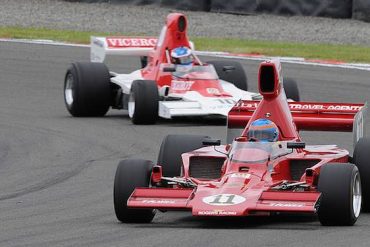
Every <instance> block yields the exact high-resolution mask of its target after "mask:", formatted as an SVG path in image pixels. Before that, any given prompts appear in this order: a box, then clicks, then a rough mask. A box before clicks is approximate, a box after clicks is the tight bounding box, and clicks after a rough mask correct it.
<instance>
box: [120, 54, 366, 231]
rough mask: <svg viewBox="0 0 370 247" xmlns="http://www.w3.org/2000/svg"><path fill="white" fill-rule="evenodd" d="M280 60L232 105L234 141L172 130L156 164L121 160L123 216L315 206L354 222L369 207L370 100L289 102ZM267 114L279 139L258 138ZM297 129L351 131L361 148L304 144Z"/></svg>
mask: <svg viewBox="0 0 370 247" xmlns="http://www.w3.org/2000/svg"><path fill="white" fill-rule="evenodd" d="M280 68H281V65H280V63H279V62H278V61H267V62H263V63H261V65H260V68H259V78H258V81H259V91H260V93H261V95H262V97H263V98H262V100H261V101H259V102H256V101H248V100H241V101H239V102H238V103H237V104H236V105H235V106H234V107H233V109H232V110H231V111H230V113H229V118H228V128H230V129H231V131H229V134H230V135H233V136H232V137H231V136H230V137H229V139H231V140H232V143H231V144H227V145H220V141H219V140H213V139H210V138H209V137H207V136H194V135H169V136H167V137H166V138H165V139H164V141H163V143H162V145H161V148H160V152H159V156H158V162H157V163H156V164H153V162H151V161H148V160H140V159H129V160H123V161H121V162H120V163H119V165H118V167H117V171H116V176H115V181H114V207H115V213H116V216H117V218H118V220H119V221H121V222H126V223H128V222H151V221H152V219H153V217H154V215H155V212H156V211H155V209H159V210H161V211H163V212H165V211H167V210H185V211H191V213H192V214H193V215H194V216H204V217H211V216H212V217H223V216H228V217H239V216H262V215H263V216H266V215H267V216H268V215H273V214H275V213H281V212H287V213H308V214H318V218H319V220H320V222H321V224H323V225H353V224H354V223H355V222H356V220H357V218H358V217H359V215H360V211H361V205H363V207H362V209H363V210H365V211H366V210H370V152H369V150H370V139H369V138H363V136H362V135H363V113H364V111H365V109H366V104H344V103H339V104H338V103H315V102H287V100H286V95H285V92H284V90H283V86H282V84H283V81H282V77H281V71H280ZM263 119H264V120H263ZM262 120H263V121H266V122H272V123H274V125H275V126H276V129H275V131H277V133H278V135H274V138H276V139H274V140H269V141H259V140H261V139H255V138H252V137H253V136H254V137H256V136H257V135H256V134H258V133H260V134H261V135H260V136H261V138H262V137H263V136H264V134H263V133H265V134H266V133H269V132H262V130H264V129H265V127H266V126H262V125H261V126H259V125H254V123H256V122H258V121H262ZM257 127H260V129H258V128H257ZM240 128H243V129H242V130H240ZM252 130H253V132H252ZM299 130H320V131H353V134H354V140H356V144H355V151H354V154H353V157H351V156H350V155H349V152H348V151H346V150H344V149H340V148H339V147H337V146H336V145H306V144H305V143H304V142H303V141H302V139H301V137H300V136H299V133H298V131H299ZM273 133H276V132H273ZM360 175H361V179H360Z"/></svg>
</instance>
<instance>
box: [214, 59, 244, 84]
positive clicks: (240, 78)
mask: <svg viewBox="0 0 370 247" xmlns="http://www.w3.org/2000/svg"><path fill="white" fill-rule="evenodd" d="M207 63H208V64H212V65H213V66H214V67H215V69H216V72H217V75H218V77H219V79H220V80H223V81H227V82H230V83H232V84H234V85H235V86H236V87H237V88H239V89H241V90H244V91H248V78H247V75H246V73H245V71H244V69H243V67H242V65H241V64H240V63H238V62H234V61H209V62H207ZM225 66H231V67H234V70H230V71H228V70H224V67H225Z"/></svg>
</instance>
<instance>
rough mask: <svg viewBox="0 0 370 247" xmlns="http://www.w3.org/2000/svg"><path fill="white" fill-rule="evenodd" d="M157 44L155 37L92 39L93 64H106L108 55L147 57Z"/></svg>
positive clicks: (91, 58)
mask: <svg viewBox="0 0 370 247" xmlns="http://www.w3.org/2000/svg"><path fill="white" fill-rule="evenodd" d="M156 44H157V38H153V37H124V36H117V37H94V36H92V37H91V51H90V60H91V62H104V60H105V57H106V55H125V56H147V55H148V54H149V52H150V51H152V50H153V49H154V47H155V46H156Z"/></svg>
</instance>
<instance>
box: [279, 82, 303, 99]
mask: <svg viewBox="0 0 370 247" xmlns="http://www.w3.org/2000/svg"><path fill="white" fill-rule="evenodd" d="M283 85H284V91H285V95H286V97H287V99H292V100H294V101H299V100H300V95H299V90H298V85H297V82H296V81H295V80H294V79H292V78H289V77H286V78H284V84H283Z"/></svg>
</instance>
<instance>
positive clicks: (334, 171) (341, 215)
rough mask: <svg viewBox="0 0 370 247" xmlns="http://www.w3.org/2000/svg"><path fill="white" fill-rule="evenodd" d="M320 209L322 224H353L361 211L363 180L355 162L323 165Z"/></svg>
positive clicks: (319, 186)
mask: <svg viewBox="0 0 370 247" xmlns="http://www.w3.org/2000/svg"><path fill="white" fill-rule="evenodd" d="M318 190H319V191H320V192H321V193H322V195H321V201H320V205H319V209H318V216H319V220H320V222H321V224H322V225H325V226H332V225H339V226H352V225H353V224H354V223H355V222H356V221H357V218H358V217H359V215H360V211H361V180H360V173H359V172H358V169H357V167H356V166H355V165H353V164H339V163H333V164H326V165H324V166H322V167H321V170H320V176H319V184H318Z"/></svg>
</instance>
